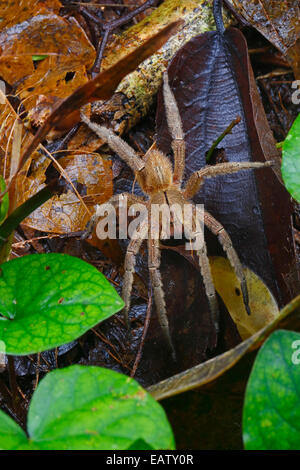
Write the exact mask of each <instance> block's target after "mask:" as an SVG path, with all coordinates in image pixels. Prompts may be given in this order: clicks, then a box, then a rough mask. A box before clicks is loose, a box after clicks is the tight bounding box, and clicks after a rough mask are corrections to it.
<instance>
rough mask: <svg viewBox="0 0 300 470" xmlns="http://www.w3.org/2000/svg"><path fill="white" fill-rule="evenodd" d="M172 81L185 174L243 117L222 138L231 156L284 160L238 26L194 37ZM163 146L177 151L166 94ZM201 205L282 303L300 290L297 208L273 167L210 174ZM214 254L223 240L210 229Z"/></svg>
mask: <svg viewBox="0 0 300 470" xmlns="http://www.w3.org/2000/svg"><path fill="white" fill-rule="evenodd" d="M168 74H169V80H170V83H171V87H172V89H173V92H174V94H175V98H176V100H177V103H178V107H179V112H180V114H181V118H182V121H183V128H184V132H185V140H186V145H187V152H186V153H187V155H186V171H185V178H188V177H189V176H190V175H191V173H192V172H194V171H197V170H199V169H200V168H201V167H203V166H204V165H205V157H206V152H207V151H208V150H209V148H210V146H211V145H212V144H213V142H214V141H215V140H216V139H217V137H219V135H221V133H222V132H223V131H224V129H225V128H226V127H227V126H228V125H229V123H230V122H232V121H233V119H235V118H236V117H237V116H238V115H239V116H242V121H241V122H240V124H238V125H237V126H236V127H235V128H234V129H233V131H232V134H229V135H227V136H226V137H225V139H224V140H223V141H222V143H221V145H220V146H219V147H220V148H224V149H225V152H226V153H225V158H226V161H252V160H253V161H262V162H263V161H266V160H267V159H269V158H270V157H271V158H273V159H274V157H277V158H278V153H277V151H276V147H275V141H274V138H273V137H272V134H271V132H270V128H269V125H268V122H267V119H266V116H265V113H264V110H263V107H262V104H261V101H260V99H259V95H258V93H257V90H256V88H255V83H254V81H253V78H252V69H251V66H250V62H249V56H248V51H247V45H246V41H245V39H244V37H243V35H242V33H241V32H240V31H238V30H236V29H233V28H232V29H228V30H226V32H225V34H224V35H221V34H219V33H217V32H208V33H205V34H203V35H201V36H198V37H197V38H194V39H192V40H191V41H190V42H189V43H188V44H186V45H185V46H184V47H183V48H182V49H181V50H180V51H179V52H178V53H177V55H176V56H175V58H174V59H173V60H172V63H171V65H170V67H169V71H168ZM157 134H158V145H159V147H160V148H161V149H162V150H163V151H164V152H170V136H169V134H168V130H167V126H166V119H165V112H164V108H163V100H162V94H160V95H159V99H158V108H157ZM194 201H195V202H196V203H204V204H205V209H206V210H207V211H209V212H211V213H212V215H213V216H214V217H215V218H216V219H217V220H219V222H221V223H222V224H223V225H224V227H225V229H226V230H227V231H228V233H229V235H230V237H231V239H232V242H233V246H234V247H235V249H236V250H237V252H238V255H239V257H240V259H241V260H242V262H243V264H244V265H245V266H247V267H248V268H250V269H251V270H252V271H254V272H255V273H256V274H257V275H258V276H259V277H261V278H262V280H263V282H264V283H265V284H266V285H267V286H268V288H269V289H270V290H271V292H272V294H273V295H274V297H275V298H276V300H277V302H278V304H279V305H280V306H281V307H282V306H283V305H284V304H285V303H287V302H289V301H290V300H291V298H292V297H293V296H295V295H297V293H298V292H299V290H300V289H299V279H298V274H297V265H296V257H295V252H294V244H293V234H292V227H291V214H292V206H291V203H290V198H289V195H288V193H287V192H286V190H285V189H284V187H283V185H282V184H281V182H279V180H278V178H277V177H276V176H275V174H274V172H273V171H272V170H271V169H269V170H268V169H264V170H258V171H256V172H255V173H254V172H253V171H245V172H239V173H235V174H233V175H225V176H219V177H216V178H210V179H209V180H207V181H206V182H205V183H204V185H203V187H202V188H201V190H200V191H199V193H198V195H197V196H195V198H194ZM206 240H207V242H208V247H209V253H210V254H211V255H219V254H221V253H222V251H220V248H219V245H218V243H217V242H216V240H215V239H214V238H212V237H211V236H210V234H207V235H206Z"/></svg>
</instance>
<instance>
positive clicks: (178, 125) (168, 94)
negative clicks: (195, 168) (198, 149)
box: [163, 72, 185, 185]
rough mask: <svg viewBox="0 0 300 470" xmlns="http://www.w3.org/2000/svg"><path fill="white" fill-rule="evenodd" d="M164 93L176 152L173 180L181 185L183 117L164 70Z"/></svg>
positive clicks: (183, 158)
mask: <svg viewBox="0 0 300 470" xmlns="http://www.w3.org/2000/svg"><path fill="white" fill-rule="evenodd" d="M163 80H164V84H163V94H164V103H165V109H166V116H167V123H168V128H169V131H170V133H171V136H172V139H173V140H172V149H173V152H174V175H173V182H174V183H175V184H179V185H181V182H182V178H183V173H184V163H185V142H184V134H183V129H182V122H181V117H180V114H179V110H178V106H177V103H176V100H175V96H174V94H173V92H172V90H171V88H170V85H169V79H168V73H167V72H164V75H163Z"/></svg>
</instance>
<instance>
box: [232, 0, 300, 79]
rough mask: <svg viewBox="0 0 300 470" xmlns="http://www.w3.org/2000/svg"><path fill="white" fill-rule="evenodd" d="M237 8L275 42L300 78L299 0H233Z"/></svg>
mask: <svg viewBox="0 0 300 470" xmlns="http://www.w3.org/2000/svg"><path fill="white" fill-rule="evenodd" d="M231 3H232V4H233V5H234V7H235V8H236V9H237V11H238V12H239V13H240V14H241V15H242V16H243V17H244V18H245V19H246V20H247V21H248V22H249V23H250V24H251V25H253V26H254V27H255V28H257V29H258V31H260V32H261V33H262V34H263V35H264V36H265V37H266V38H267V39H268V40H269V41H270V42H271V43H273V44H274V45H275V46H276V47H277V48H278V49H279V50H280V51H281V52H282V53H283V54H284V55H285V56H286V55H287V56H288V58H289V59H290V62H291V63H292V66H293V68H294V71H295V73H296V74H297V75H298V76H299V77H300V75H299V73H300V6H299V2H298V0H291V1H289V2H284V1H279V2H278V1H268V0H258V1H253V0H231Z"/></svg>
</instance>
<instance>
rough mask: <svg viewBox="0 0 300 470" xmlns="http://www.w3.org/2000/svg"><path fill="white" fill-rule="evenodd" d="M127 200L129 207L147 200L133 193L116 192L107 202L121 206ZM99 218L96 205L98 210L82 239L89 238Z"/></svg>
mask: <svg viewBox="0 0 300 470" xmlns="http://www.w3.org/2000/svg"><path fill="white" fill-rule="evenodd" d="M125 200H126V202H127V207H130V206H131V205H132V204H138V203H139V204H144V203H145V201H144V199H143V198H142V197H140V196H135V195H134V194H131V193H122V194H116V195H114V196H112V197H111V198H110V199H109V200H108V201H107V204H111V205H112V206H114V207H118V206H119V207H121V205H122V204H123V203H124V202H125ZM98 219H99V213H98V205H97V206H96V211H95V212H94V214H93V215H92V217H91V219H90V220H89V222H88V223H87V225H86V228H85V230H84V231H83V233H82V235H81V237H80V238H81V239H82V240H85V239H86V238H89V237H90V236H91V235H92V233H93V231H94V228H95V226H96V224H97V222H98Z"/></svg>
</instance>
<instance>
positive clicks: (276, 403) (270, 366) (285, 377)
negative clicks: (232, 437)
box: [243, 330, 300, 450]
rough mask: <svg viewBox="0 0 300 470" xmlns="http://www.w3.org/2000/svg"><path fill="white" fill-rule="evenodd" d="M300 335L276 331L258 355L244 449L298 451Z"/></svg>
mask: <svg viewBox="0 0 300 470" xmlns="http://www.w3.org/2000/svg"><path fill="white" fill-rule="evenodd" d="M299 403H300V334H299V333H294V332H291V331H283V330H278V331H276V332H274V333H273V334H272V335H271V336H270V337H269V339H268V340H267V341H266V342H265V344H264V345H263V347H262V348H261V350H260V351H259V353H258V355H257V357H256V360H255V363H254V366H253V369H252V372H251V375H250V379H249V382H248V385H247V391H246V399H245V405H244V413H243V436H244V443H245V447H246V449H249V450H250V449H251V450H254V449H262V450H277V449H278V450H280V449H282V450H290V449H293V450H295V449H297V450H300V407H299Z"/></svg>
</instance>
